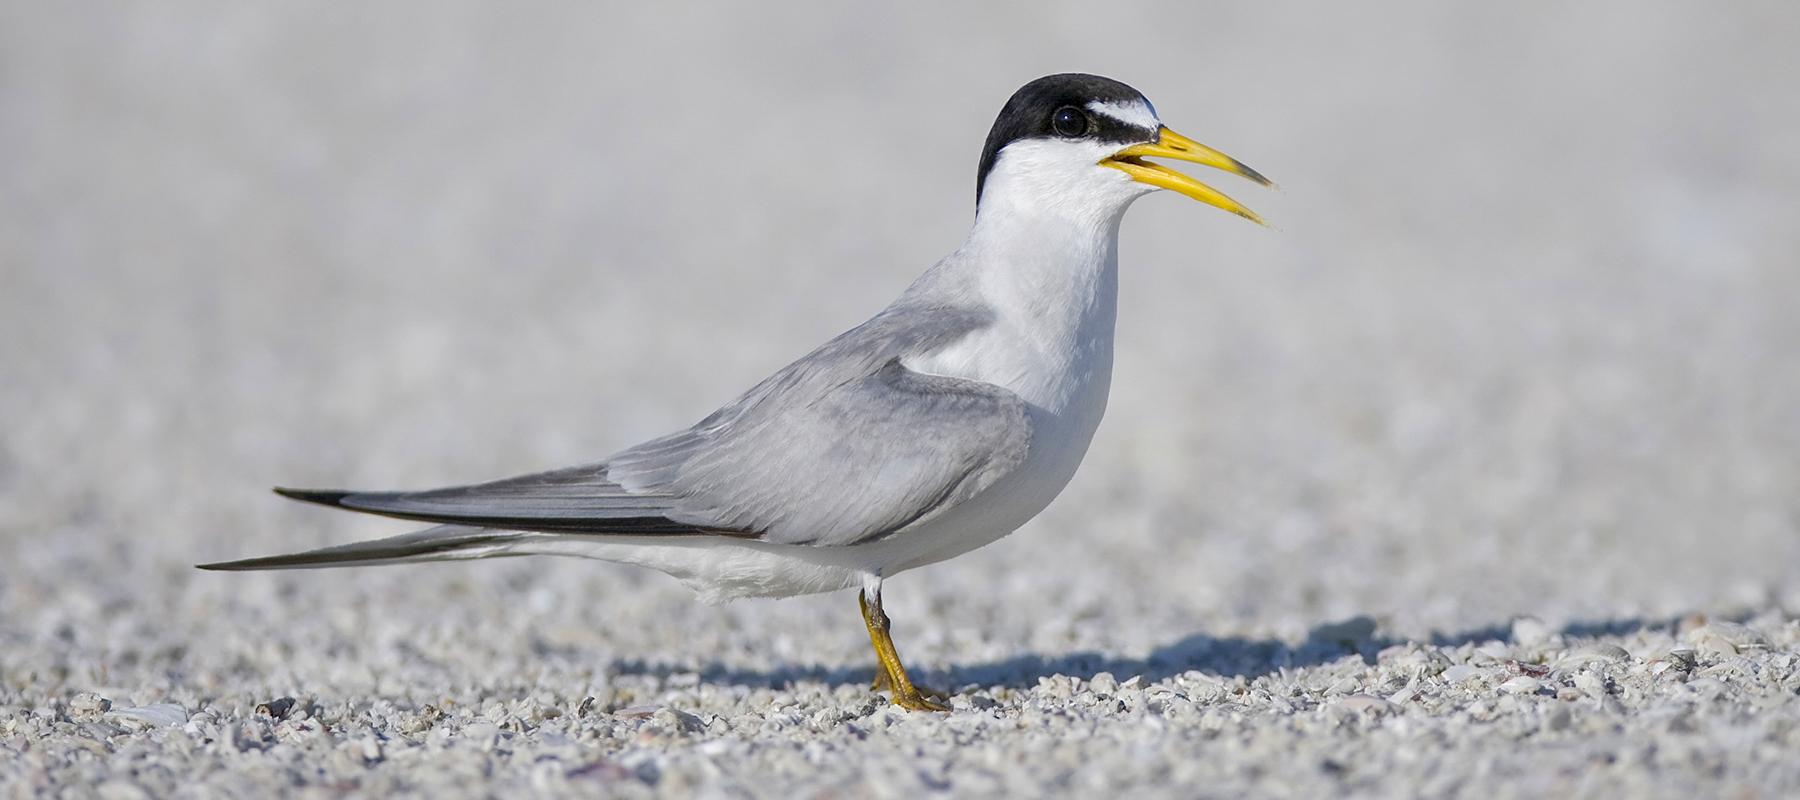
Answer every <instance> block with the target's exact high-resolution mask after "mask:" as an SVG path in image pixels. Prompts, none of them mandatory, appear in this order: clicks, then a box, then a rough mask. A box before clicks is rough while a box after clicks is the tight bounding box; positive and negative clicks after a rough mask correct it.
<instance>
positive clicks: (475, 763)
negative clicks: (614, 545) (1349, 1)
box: [0, 2, 1800, 798]
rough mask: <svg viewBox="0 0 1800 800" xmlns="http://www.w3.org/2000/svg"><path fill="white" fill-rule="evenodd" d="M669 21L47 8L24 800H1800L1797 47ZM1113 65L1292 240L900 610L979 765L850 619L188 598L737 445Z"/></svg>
mask: <svg viewBox="0 0 1800 800" xmlns="http://www.w3.org/2000/svg"><path fill="white" fill-rule="evenodd" d="M659 8H660V7H659V6H657V5H656V4H643V5H640V6H628V7H624V8H619V9H601V8H595V9H592V10H589V11H584V12H559V13H556V14H548V15H544V14H538V13H528V12H526V11H524V10H520V9H518V8H516V7H506V8H504V9H501V8H500V7H495V10H492V11H479V10H472V9H464V10H451V9H449V8H447V7H444V6H442V4H421V5H419V6H417V7H412V8H395V9H394V10H392V11H386V12H377V11H350V10H327V8H326V7H318V8H313V9H307V10H294V11H291V12H275V11H271V10H268V9H263V8H260V7H251V6H243V7H239V6H229V5H228V6H222V7H205V8H201V7H198V6H196V7H192V8H187V9H183V10H173V9H171V7H169V6H167V5H166V4H159V5H155V6H150V5H133V6H120V7H118V8H114V9H111V10H108V11H104V12H103V11H100V10H96V9H92V8H86V7H76V6H67V5H57V4H32V5H25V4H10V5H6V6H3V7H0V270H3V273H0V274H3V276H4V282H3V283H0V420H4V422H0V796H33V795H35V794H52V793H58V792H67V793H68V794H69V795H70V796H99V797H107V798H126V797H136V796H142V795H151V796H164V795H177V796H239V797H250V796H261V795H265V794H268V793H271V792H287V793H295V794H314V795H320V796H326V795H335V794H338V793H341V792H344V791H351V792H360V793H363V794H367V795H382V794H388V793H391V792H397V791H406V792H411V793H416V794H421V795H429V796H434V797H444V796H458V795H470V796H479V795H489V796H516V795H518V794H520V793H522V792H524V791H527V790H538V791H545V792H557V793H569V794H576V793H591V792H593V791H594V790H596V789H599V790H604V791H607V792H610V793H612V794H617V795H623V796H632V795H649V794H669V795H688V794H700V795H703V796H769V797H788V796H815V797H818V796H861V795H865V794H870V795H876V796H916V795H917V794H919V793H921V792H926V791H945V792H950V793H955V794H964V795H995V794H1001V793H1005V794H1011V795H1019V796H1025V795H1064V796H1076V797H1095V796H1105V794H1106V793H1107V792H1108V791H1118V790H1125V789H1130V790H1134V793H1135V794H1138V795H1146V796H1155V795H1165V796H1175V797H1193V796H1219V797H1236V796H1245V795H1264V796H1282V795H1290V796H1331V795H1341V796H1359V795H1360V796H1382V797H1386V796H1397V795H1428V796H1457V795H1467V796H1482V797H1523V796H1530V797H1546V796H1572V795H1584V796H1655V795H1661V796H1683V797H1691V796H1699V797H1714V796H1769V797H1773V796H1782V795H1792V794H1795V793H1796V792H1800V757H1796V755H1795V754H1796V753H1800V616H1797V615H1796V611H1800V577H1797V576H1796V574H1795V565H1796V564H1797V563H1800V266H1797V264H1796V257H1795V256H1794V255H1793V254H1794V253H1796V252H1800V225H1796V224H1795V223H1796V209H1797V208H1800V147H1795V145H1794V142H1795V138H1794V133H1793V131H1794V130H1795V128H1796V126H1797V125H1800V93H1797V92H1795V91H1794V90H1793V86H1792V83H1793V76H1794V74H1795V72H1796V69H1800V62H1797V61H1796V57H1795V55H1794V51H1793V47H1792V41H1793V40H1794V38H1795V34H1796V31H1800V11H1796V7H1795V6H1793V5H1792V4H1779V3H1766V4H1761V5H1760V6H1757V7H1756V9H1755V10H1742V9H1738V10H1732V11H1729V12H1727V11H1725V10H1723V9H1722V8H1721V9H1705V8H1701V7H1700V6H1693V7H1691V9H1689V10H1687V11H1677V10H1674V9H1673V8H1672V7H1671V8H1659V9H1652V8H1650V7H1646V6H1644V5H1643V4H1639V3H1626V2H1616V3H1610V4H1597V5H1590V6H1587V7H1585V10H1581V11H1571V10H1569V9H1566V8H1563V7H1562V6H1561V5H1558V4H1548V5H1544V6H1541V7H1538V8H1535V9H1527V8H1518V7H1513V6H1506V7H1498V6H1497V7H1494V8H1492V9H1457V10H1452V9H1450V8H1449V7H1444V8H1440V7H1439V6H1438V5H1437V4H1430V3H1418V4H1413V5H1408V6H1404V7H1399V6H1390V7H1379V8H1370V7H1367V6H1365V5H1362V4H1356V5H1354V6H1351V5H1342V6H1341V8H1340V7H1339V6H1335V5H1334V6H1331V7H1327V8H1316V9H1307V10H1300V9H1294V10H1278V9H1264V10H1252V9H1249V8H1235V9H1225V8H1220V9H1215V10H1213V11H1211V12H1203V11H1200V10H1183V9H1186V8H1187V6H1185V5H1178V6H1171V7H1168V8H1162V9H1143V10H1137V11H1133V10H1130V9H1123V8H1120V7H1118V6H1117V5H1110V6H1108V7H1107V9H1106V10H1104V11H1102V10H1100V9H1098V8H1088V7H1078V6H1073V5H1069V6H1062V7H1059V8H1057V9H1053V10H1041V9H1037V8H1035V7H1026V6H1021V7H1019V8H1017V9H1014V10H1013V11H1010V12H1006V13H1000V12H994V13H992V15H991V16H987V17H984V16H981V15H980V14H977V13H974V12H969V11H958V12H955V13H952V14H949V15H947V16H943V17H936V16H932V15H928V14H925V13H923V12H916V11H908V10H904V9H902V8H892V7H890V8H886V9H884V10H879V11H860V12H854V13H853V12H851V11H847V10H838V8H837V6H836V5H822V6H819V7H815V8H812V9H809V10H804V11H800V10H796V11H792V12H780V13H771V12H766V11H764V12H754V11H749V10H744V11H708V12H700V11H695V12H688V13H682V14H677V15H676V16H673V17H671V16H668V15H669V14H670V12H667V11H664V10H658V9H659ZM745 8H746V9H749V8H750V6H745ZM868 15H872V16H868ZM1062 69H1087V70H1092V71H1099V72H1105V73H1108V74H1111V75H1114V76H1116V77H1119V78H1121V79H1124V80H1127V81H1129V82H1132V83H1134V84H1136V85H1137V86H1139V88H1141V89H1143V90H1144V91H1146V92H1147V93H1148V94H1149V95H1150V96H1151V98H1152V99H1154V100H1155V101H1156V103H1157V106H1158V108H1159V109H1160V110H1161V112H1162V114H1163V116H1164V117H1165V119H1166V121H1167V122H1169V123H1170V124H1171V125H1173V126H1174V127H1176V128H1177V129H1178V130H1182V131H1183V132H1186V133H1188V134H1190V135H1192V136H1194V137H1195V138H1198V139H1200V140H1201V141H1205V142H1207V143H1209V144H1212V145H1215V146H1217V147H1219V148H1220V149H1223V150H1225V151H1226V152H1229V153H1232V154H1233V155H1236V156H1239V157H1240V158H1243V159H1244V160H1245V161H1247V162H1249V163H1251V164H1253V165H1255V166H1256V167H1257V168H1259V169H1261V170H1263V171H1265V172H1267V173H1268V174H1269V175H1270V176H1272V177H1273V178H1275V179H1276V180H1278V181H1280V182H1281V183H1282V184H1283V186H1284V188H1285V191H1284V192H1282V193H1280V194H1271V193H1267V192H1262V191H1259V190H1256V189H1254V188H1253V187H1249V186H1248V185H1247V184H1243V183H1241V182H1237V181H1233V180H1231V179H1228V178H1223V179H1221V180H1219V181H1218V184H1219V185H1220V187H1221V188H1224V189H1226V190H1227V191H1230V192H1231V193H1232V194H1234V195H1236V196H1239V197H1240V198H1242V199H1244V200H1245V201H1246V202H1248V203H1249V204H1250V205H1252V206H1253V207H1255V208H1256V209H1258V210H1259V211H1262V212H1263V213H1265V214H1266V215H1267V216H1268V217H1269V218H1270V219H1271V220H1274V221H1275V223H1276V224H1277V225H1278V226H1279V227H1280V230H1279V231H1278V232H1274V233H1271V232H1269V231H1264V230H1258V229H1256V228H1254V227H1253V226H1250V225H1247V224H1244V223H1243V222H1242V221H1241V220H1237V219H1234V218H1232V217H1230V216H1228V215H1225V214H1221V213H1217V212H1214V211H1211V210H1209V209H1204V208H1201V207H1199V206H1197V205H1195V204H1192V203H1187V202H1183V201H1181V200H1180V198H1175V197H1155V198H1150V199H1148V200H1146V201H1145V202H1143V203H1141V204H1139V207H1138V208H1137V209H1135V210H1134V211H1133V213H1132V216H1131V220H1130V222H1129V223H1128V224H1127V225H1126V230H1125V235H1124V242H1123V245H1122V249H1123V261H1124V268H1125V269H1124V279H1123V280H1124V286H1123V301H1122V302H1123V308H1122V310H1121V319H1122V322H1121V330H1120V332H1119V339H1120V352H1119V365H1118V370H1117V376H1116V384H1115V388H1114V396H1113V404H1112V410H1111V413H1110V415H1109V418H1108V420H1107V422H1106V424H1105V425H1103V426H1102V428H1101V431H1100V435H1099V438H1098V441H1097V442H1096V444H1095V446H1094V449H1093V451H1092V452H1091V453H1090V455H1089V458H1088V461H1087V464H1086V465H1085V466H1084V467H1083V471H1082V473H1081V474H1080V475H1079V476H1078V477H1077V480H1076V483H1075V485H1074V486H1072V487H1071V489H1070V490H1069V491H1068V492H1067V493H1066V494H1065V495H1064V497H1063V499H1061V500H1060V501H1059V502H1058V503H1057V504H1056V505H1055V506H1053V507H1052V508H1051V510H1050V511H1049V512H1047V513H1046V514H1045V515H1044V517H1042V518H1041V519H1040V520H1038V521H1037V522H1035V523H1033V524H1032V525H1031V526H1029V527H1028V528H1027V529H1026V530H1024V531H1022V532H1020V533H1019V535H1017V536H1015V537H1012V538H1010V539H1008V540H1005V541H1003V542H1002V543H1000V544H997V545H995V546H992V547H989V548H987V549H984V550H982V551H978V552H976V553H973V554H971V555H969V556H966V557H963V558H961V559H957V560H955V561H953V562H951V563H948V564H944V565H940V566H937V567H933V568H930V569H926V570H923V571H920V572H915V573H909V574H906V575H903V576H901V577H900V578H899V579H897V580H895V581H893V582H892V583H891V584H890V589H889V592H888V594H889V605H890V611H891V613H892V615H893V617H894V619H895V620H896V625H897V636H898V641H899V644H900V647H901V650H902V653H903V654H904V655H906V656H907V657H908V659H909V661H910V662H911V663H912V664H913V665H914V667H915V670H916V671H917V672H918V673H920V677H922V678H923V679H924V680H925V681H926V682H928V683H932V684H936V685H940V686H944V687H947V688H954V689H956V690H957V691H958V695H957V697H956V700H955V705H956V711H955V712H954V713H951V714H948V715H941V716H934V715H916V714H908V713H904V712H899V711H896V710H892V709H889V708H888V707H886V706H885V704H884V702H883V701H881V700H879V699H877V698H875V697H874V696H872V695H870V694H869V693H868V692H867V691H866V689H865V688H864V685H865V682H866V681H867V680H868V678H869V676H870V675H871V665H872V663H873V660H872V656H871V654H870V653H869V652H868V646H867V641H866V638H865V637H864V635H863V632H862V630H861V626H860V624H859V622H858V620H857V618H856V613H855V610H854V602H853V601H852V599H851V597H850V596H849V595H848V594H843V595H833V596H824V597H815V598H805V599H798V600H789V601H781V602H755V603H743V604H738V605H734V606H728V607H725V608H709V607H705V606H701V605H699V604H697V603H695V602H693V601H692V600H691V599H690V598H689V597H688V596H687V594H686V593H685V591H684V590H682V589H681V588H680V587H679V586H677V585H676V584H675V583H674V582H673V581H670V580H667V579H665V578H663V577H661V576H658V575H653V574H645V573H640V572H635V571H631V570H628V569H625V568H622V567H615V566H611V565H605V564H592V563H583V562H575V561H551V560H528V561H527V560H519V561H509V562H495V563H486V564H473V565H441V566H428V567H414V568H399V569H386V570H361V571H338V572H320V573H306V574H256V575H231V574H207V573H200V572H196V571H194V570H192V569H191V568H190V566H189V565H191V564H193V563H196V562H200V561H211V560H217V559H224V558H234V557H241V556H249V555H259V554H265V553H270V552H276V551H281V550H288V549H295V548H301V547H313V546H319V545H324V544H329V543H337V542H344V541H349V540H352V539H355V538H361V537H367V536H374V535H382V534H387V533H394V532H398V531H401V530H405V527H404V526H403V525H401V524H398V523H392V522H388V521H382V520H374V519H367V518H358V517H354V516H352V515H347V514H341V513H333V512H329V511H326V510H322V509H315V508H306V507H301V506H299V505H297V504H293V503H288V502H284V501H280V500H279V499H277V498H275V497H274V496H273V495H270V494H268V493H267V488H268V487H269V486H271V485H274V484H288V485H301V486H334V485H345V486H355V487H368V488H413V487H425V486H431V485H437V484H443V483H451V482H462V481H470V480H478V479H484V478H492V477H499V476H503V475H506V474H510V473H514V472H520V471H525V470H531V469H538V468H545V467H553V466H560V465H563V464H567V463H574V462H577V461H581V460H585V459H592V458H596V457H598V456H601V455H603V454H605V453H606V452H609V451H611V450H613V449H615V448H617V447H620V446H623V445H626V444H630V443H633V442H635V441H637V440H639V439H641V438H643V437H646V436H649V435H652V434H656V433H660V432H662V431H664V430H667V429H671V428H673V427H676V426H678V425H684V424H687V423H689V422H691V421H693V420H694V419H697V418H698V417H699V416H701V415H703V414H705V413H706V412H707V411H709V410H711V409H712V408H713V407H714V406H716V405H717V404H718V403H719V402H721V401H723V400H725V399H727V398H728V397H730V396H731V395H732V394H733V393H735V392H736V391H738V390H740V389H742V388H743V387H745V386H747V385H749V384H750V383H751V382H753V381H755V380H757V379H758V378H760V377H762V376H763V375H765V374H767V373H768V372H769V371H771V370H773V369H774V368H776V367H778V366H779V365H780V364H781V363H783V362H784V360H785V359H788V358H791V357H793V356H796V355H798V354H800V353H802V352H804V351H805V350H806V349H808V348H810V347H811V346H813V345H814V344H816V343H817V342H819V341H821V340H823V339H824V338H826V337H827V336H829V335H831V334H833V333H836V332H837V331H839V330H841V329H843V328H845V327H848V326H849V325H851V324H854V323H856V322H858V321H860V320H861V319H863V318H864V317H866V316H867V315H868V314H869V313H871V312H873V311H874V310H875V309H877V308H879V307H880V305H881V304H882V303H884V302H886V300H887V299H888V298H889V297H890V296H892V295H893V294H895V293H897V292H898V291H899V289H900V288H901V287H902V286H903V285H904V284H905V283H906V282H907V281H909V280H910V279H911V278H912V277H913V276H914V275H915V274H916V273H917V272H919V271H920V270H922V269H923V268H924V267H925V266H926V265H927V264H928V263H929V262H930V261H931V260H932V259H933V258H936V257H937V256H939V255H941V254H942V253H944V252H946V251H948V250H949V249H950V248H951V247H953V246H954V245H955V244H956V243H957V241H959V238H960V236H961V234H962V232H963V228H964V226H965V225H966V224H967V218H968V215H969V211H970V208H969V205H970V202H971V200H972V195H973V186H972V184H973V167H974V160H975V156H976V155H977V151H978V144H979V141H980V139H981V136H982V135H983V134H984V132H985V130H986V126H987V124H988V122H989V121H990V120H991V118H992V115H993V113H994V112H995V111H996V110H997V109H998V106H999V104H1000V102H1001V101H1002V99H1003V98H1004V97H1005V95H1006V94H1007V93H1008V92H1010V91H1011V90H1012V89H1013V88H1014V87H1015V86H1016V85H1017V84H1019V83H1022V82H1023V81H1025V80H1027V79H1029V78H1031V77H1035V76H1037V75H1039V74H1043V73H1046V72H1051V71H1057V70H1062ZM281 698H292V699H293V700H294V702H293V703H291V704H287V703H280V702H276V701H278V700H280V699H281ZM588 698H592V700H591V701H589V699H588ZM259 704H272V706H271V707H270V711H269V712H266V713H259V712H258V711H257V708H258V706H259ZM284 706H291V707H289V708H286V709H285V711H284V709H283V707H284Z"/></svg>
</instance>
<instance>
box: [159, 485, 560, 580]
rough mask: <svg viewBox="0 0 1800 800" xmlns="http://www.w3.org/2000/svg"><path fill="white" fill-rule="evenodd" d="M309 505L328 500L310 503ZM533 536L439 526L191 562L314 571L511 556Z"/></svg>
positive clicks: (215, 567) (220, 567)
mask: <svg viewBox="0 0 1800 800" xmlns="http://www.w3.org/2000/svg"><path fill="white" fill-rule="evenodd" d="M319 494H324V493H319ZM298 499H302V500H312V499H313V498H311V497H301V498H298ZM315 502H329V501H325V500H316V501H315ZM534 536H536V535H535V534H530V533H522V532H519V531H503V530H493V529H488V528H471V527H468V526H464V525H439V526H437V527H435V528H427V529H425V530H422V531H414V532H412V533H403V534H400V535H399V536H389V537H387V538H385V539H371V540H369V541H366V542H354V543H351V544H341V545H337V546H335V547H322V548H319V549H317V550H307V551H305V552H302V553H289V554H286V555H279V556H264V557H261V558H246V559H242V560H238V561H220V562H217V563H213V564H196V565H195V566H197V567H198V568H200V569H207V570H221V571H245V570H261V569H320V568H324V567H360V566H376V565H382V564H411V563H415V562H419V561H454V560H461V559H469V558H492V557H495V556H504V555H513V554H512V553H508V552H506V551H507V550H508V549H510V547H511V546H512V545H514V544H517V543H518V542H519V541H521V540H523V539H527V538H532V537H534ZM520 555H523V554H520Z"/></svg>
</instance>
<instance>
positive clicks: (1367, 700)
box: [1337, 694, 1398, 714]
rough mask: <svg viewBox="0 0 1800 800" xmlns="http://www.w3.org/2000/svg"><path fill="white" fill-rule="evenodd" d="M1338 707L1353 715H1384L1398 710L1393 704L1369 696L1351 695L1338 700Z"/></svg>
mask: <svg viewBox="0 0 1800 800" xmlns="http://www.w3.org/2000/svg"><path fill="white" fill-rule="evenodd" d="M1337 704H1338V707H1339V708H1342V709H1344V710H1346V711H1351V712H1354V713H1359V714H1361V713H1369V714H1386V713H1391V712H1393V711H1396V710H1398V707H1397V706H1395V705H1394V704H1393V703H1390V702H1388V701H1386V700H1383V699H1381V698H1379V697H1376V696H1374V695H1369V694H1352V695H1346V696H1344V697H1341V698H1338V701H1337Z"/></svg>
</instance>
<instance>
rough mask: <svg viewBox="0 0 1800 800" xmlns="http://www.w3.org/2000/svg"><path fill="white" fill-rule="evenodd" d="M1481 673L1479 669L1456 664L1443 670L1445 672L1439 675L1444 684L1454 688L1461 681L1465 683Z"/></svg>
mask: <svg viewBox="0 0 1800 800" xmlns="http://www.w3.org/2000/svg"><path fill="white" fill-rule="evenodd" d="M1482 672H1483V670H1482V668H1480V667H1476V666H1472V665H1469V664H1456V665H1453V666H1450V667H1447V668H1445V670H1444V671H1443V672H1442V673H1439V674H1440V675H1441V676H1442V677H1443V679H1444V681H1445V682H1447V683H1449V684H1450V685H1452V686H1454V685H1456V684H1459V683H1462V682H1463V681H1466V680H1468V679H1470V678H1473V677H1475V676H1476V675H1479V674H1481V673H1482Z"/></svg>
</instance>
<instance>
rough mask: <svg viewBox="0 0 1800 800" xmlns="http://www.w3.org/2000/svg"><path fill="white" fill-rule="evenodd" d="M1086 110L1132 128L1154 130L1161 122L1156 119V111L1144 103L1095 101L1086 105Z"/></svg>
mask: <svg viewBox="0 0 1800 800" xmlns="http://www.w3.org/2000/svg"><path fill="white" fill-rule="evenodd" d="M1087 110H1089V111H1092V112H1093V113H1095V114H1099V115H1101V116H1105V117H1111V118H1113V119H1116V120H1118V121H1120V122H1123V123H1125V124H1126V125H1130V126H1132V127H1134V128H1148V129H1150V130H1156V129H1157V128H1159V127H1161V126H1162V121H1161V120H1158V119H1157V118H1156V109H1154V108H1151V107H1150V104H1149V103H1147V102H1144V101H1135V102H1130V103H1115V102H1113V101H1110V100H1095V101H1094V102H1091V103H1088V104H1087Z"/></svg>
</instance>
